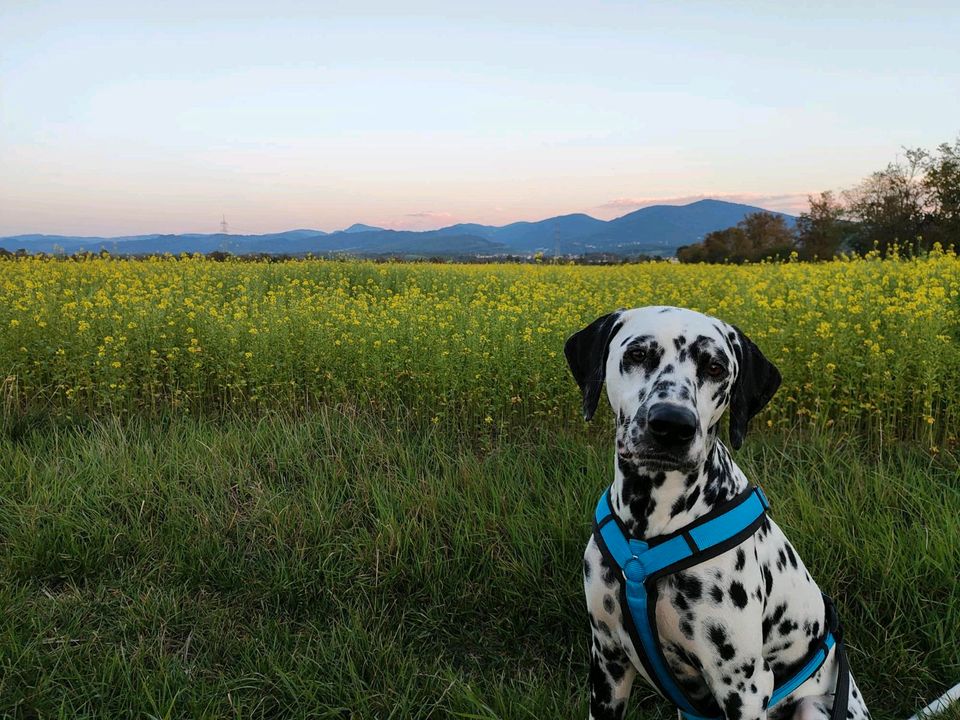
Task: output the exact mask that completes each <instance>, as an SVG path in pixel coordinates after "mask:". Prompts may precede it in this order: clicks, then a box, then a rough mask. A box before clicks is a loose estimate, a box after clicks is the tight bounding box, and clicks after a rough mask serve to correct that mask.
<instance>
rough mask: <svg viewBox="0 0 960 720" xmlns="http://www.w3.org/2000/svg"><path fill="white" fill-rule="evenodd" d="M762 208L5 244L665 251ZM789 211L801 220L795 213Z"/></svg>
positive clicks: (48, 248)
mask: <svg viewBox="0 0 960 720" xmlns="http://www.w3.org/2000/svg"><path fill="white" fill-rule="evenodd" d="M754 212H769V211H764V210H763V208H758V207H754V206H752V205H741V204H738V203H729V202H724V201H722V200H699V201H697V202H694V203H690V204H689V205H654V206H651V207H646V208H641V209H640V210H637V211H635V212H632V213H629V214H627V215H624V216H622V217H618V218H616V219H614V220H610V221H603V220H597V219H596V218H593V217H590V216H589V215H584V214H573V215H560V216H558V217H552V218H547V219H546V220H540V221H537V222H515V223H510V224H509V225H504V226H502V227H497V226H493V225H480V224H477V223H460V224H457V225H451V226H450V227H445V228H441V229H439V230H427V231H422V232H413V231H401V230H384V229H383V228H378V227H373V226H371V225H364V224H362V223H356V224H354V225H351V226H350V227H348V228H346V229H345V230H340V231H337V232H332V233H325V232H323V231H322V230H307V229H301V230H288V231H286V232H280V233H270V234H267V235H226V234H223V233H217V234H209V235H202V234H186V235H135V236H125V237H116V238H103V237H70V236H61V235H15V236H10V237H3V238H0V247H2V248H5V249H6V250H9V251H11V252H13V251H15V250H18V249H24V250H26V251H27V252H31V253H35V252H45V253H57V252H60V253H74V252H78V251H83V250H86V251H90V252H99V251H100V250H107V251H108V252H110V253H112V254H118V255H119V254H127V255H141V254H149V253H164V252H169V253H174V254H179V253H183V252H201V253H209V252H213V251H215V250H221V251H225V252H230V253H233V254H236V255H242V254H244V253H254V252H256V253H261V252H262V253H277V254H279V253H286V254H290V255H305V254H307V253H313V254H314V255H330V254H339V253H343V254H351V255H358V256H376V255H388V254H390V255H408V256H462V255H505V254H514V255H530V254H532V253H536V252H543V253H545V254H547V255H551V254H554V253H557V252H559V253H560V254H564V255H583V254H587V253H611V254H615V255H637V254H647V255H661V256H670V255H673V254H674V253H676V250H677V248H678V247H680V246H681V245H689V244H691V243H695V242H698V241H699V240H702V239H703V236H704V235H706V234H707V233H709V232H712V231H714V230H722V229H724V228H728V227H731V226H733V225H736V224H737V223H738V222H740V221H741V220H742V219H743V218H744V217H745V216H746V215H748V214H750V213H754ZM774 214H775V215H782V216H783V217H784V218H785V219H786V220H787V222H788V224H790V225H793V224H794V223H795V221H796V218H794V217H793V216H791V215H786V214H784V213H774Z"/></svg>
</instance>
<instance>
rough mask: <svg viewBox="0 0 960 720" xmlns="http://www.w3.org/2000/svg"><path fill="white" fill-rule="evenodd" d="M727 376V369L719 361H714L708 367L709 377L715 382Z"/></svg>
mask: <svg viewBox="0 0 960 720" xmlns="http://www.w3.org/2000/svg"><path fill="white" fill-rule="evenodd" d="M726 374H727V369H726V368H725V367H724V366H723V365H721V364H720V363H718V362H717V361H713V362H712V363H710V365H709V366H708V367H707V375H709V376H710V377H712V378H713V379H714V380H719V379H720V378H722V377H723V376H724V375H726Z"/></svg>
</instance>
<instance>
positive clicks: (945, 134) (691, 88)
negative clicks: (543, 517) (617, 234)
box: [0, 0, 960, 236]
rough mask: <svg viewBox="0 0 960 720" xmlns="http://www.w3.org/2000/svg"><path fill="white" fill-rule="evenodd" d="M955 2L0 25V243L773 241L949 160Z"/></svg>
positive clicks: (240, 14) (241, 6) (141, 11)
mask: <svg viewBox="0 0 960 720" xmlns="http://www.w3.org/2000/svg"><path fill="white" fill-rule="evenodd" d="M958 37H960V3H956V2H942V3H934V2H928V3H924V2H918V3H913V4H910V5H908V4H906V3H902V2H895V3H893V2H862V3H861V2H854V1H850V0H848V1H845V2H843V3H835V2H829V3H828V2H815V1H814V2H805V3H789V4H788V3H769V2H719V1H717V2H695V1H685V2H662V3H660V2H641V1H640V0H633V1H631V2H616V3H596V2H595V3H588V2H582V0H581V1H579V2H566V1H565V0H553V1H552V2H543V3H541V2H522V1H518V0H514V1H513V2H500V1H499V0H486V1H485V2H482V3H459V2H449V0H447V2H443V3H439V2H437V3H415V2H403V3H400V2H395V1H394V2H379V3H365V2H360V1H354V2H349V3H347V2H323V1H322V0H313V1H310V2H291V1H289V0H271V2H269V3H265V2H246V1H245V0H234V1H232V2H206V1H205V0H192V1H190V2H182V1H181V0H165V1H164V2H147V1H145V0H140V1H138V2H130V1H129V0H123V1H116V2H114V1H112V0H111V1H103V2H98V1H96V0H79V1H74V2H48V1H46V0H0V236H2V235H12V234H19V233H48V234H69V235H108V236H116V235H131V234H141V233H153V232H164V233H175V232H217V231H218V230H219V227H220V221H221V218H222V217H223V216H225V217H226V219H227V222H228V223H229V227H230V231H231V232H234V233H261V232H274V231H280V230H286V229H292V228H315V229H321V230H327V231H330V230H335V229H338V228H343V227H346V226H347V225H350V224H352V223H355V222H363V223H368V224H371V225H378V226H381V227H391V228H397V229H429V228H436V227H441V226H444V225H449V224H452V223H455V222H481V223H488V224H496V225H500V224H505V223H508V222H512V221H515V220H538V219H542V218H545V217H550V216H553V215H558V214H566V213H574V212H585V213H588V214H590V215H593V216H595V217H599V218H603V219H608V218H612V217H617V216H619V215H623V214H626V213H628V212H631V211H632V210H636V209H637V208H639V207H643V206H646V205H650V204H656V203H661V202H664V203H671V204H681V203H685V202H691V201H693V200H696V199H699V198H703V197H715V198H720V199H729V200H732V201H738V202H748V203H750V204H755V205H759V206H761V207H766V208H769V209H773V210H780V211H785V212H792V213H797V212H799V211H801V210H803V209H804V208H805V207H806V196H807V195H808V194H810V193H816V192H820V191H822V190H828V189H834V190H836V189H842V188H845V187H850V186H852V185H854V184H856V183H857V182H858V181H859V180H861V179H862V178H863V177H865V176H866V175H868V174H869V173H871V172H873V171H874V170H878V169H880V168H882V167H884V166H885V165H886V164H887V163H888V162H890V161H891V160H894V159H896V157H897V155H898V153H902V150H903V148H904V147H926V148H933V147H935V146H936V145H938V144H940V143H942V142H948V141H953V140H954V139H956V138H957V137H958V135H960V42H958V41H957V38H958Z"/></svg>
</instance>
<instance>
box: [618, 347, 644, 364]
mask: <svg viewBox="0 0 960 720" xmlns="http://www.w3.org/2000/svg"><path fill="white" fill-rule="evenodd" d="M623 357H624V359H625V360H627V361H628V362H631V363H637V364H639V363H642V362H643V361H644V359H645V358H646V357H647V351H646V350H644V349H643V348H639V347H633V348H630V349H629V350H627V351H626V352H625V353H624V354H623Z"/></svg>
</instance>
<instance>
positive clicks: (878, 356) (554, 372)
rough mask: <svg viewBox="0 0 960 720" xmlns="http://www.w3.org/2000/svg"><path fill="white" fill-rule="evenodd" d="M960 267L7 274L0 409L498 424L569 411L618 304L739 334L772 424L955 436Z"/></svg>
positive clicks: (869, 263)
mask: <svg viewBox="0 0 960 720" xmlns="http://www.w3.org/2000/svg"><path fill="white" fill-rule="evenodd" d="M958 291H960V259H958V257H957V256H956V254H954V253H952V252H947V253H945V252H942V251H939V250H937V251H935V252H934V253H932V254H931V255H930V256H929V257H927V258H923V259H911V260H904V259H888V260H879V259H877V258H866V259H856V260H837V261H834V262H829V263H820V264H805V263H796V262H794V263H787V264H760V265H745V266H716V265H713V266H706V265H699V266H697V265H677V264H671V263H652V264H644V265H629V266H628V265H624V266H615V267H583V266H559V265H439V264H387V263H373V262H365V261H322V260H313V259H308V260H294V261H288V262H282V263H253V262H240V261H227V262H214V261H211V260H207V259H204V258H200V257H186V256H184V257H180V258H175V257H165V258H154V259H150V260H119V259H110V258H97V259H87V260H82V261H74V260H68V259H50V258H33V257H31V258H18V259H4V260H0V329H2V332H0V363H2V365H0V380H2V394H0V399H2V402H3V412H4V413H5V414H8V415H9V414H17V413H24V412H29V411H31V410H39V409H43V410H45V411H51V412H56V413H62V414H65V415H79V414H97V413H101V412H106V411H109V412H120V413H125V412H133V411H144V410H164V411H169V410H171V409H174V410H176V411H180V412H203V411H207V410H214V409H225V408H231V409H235V408H247V407H253V408H264V407H284V406H290V405H291V404H293V405H298V404H299V405H304V404H318V403H340V404H347V405H350V406H355V407H356V408H358V409H361V410H362V409H364V408H370V409H374V410H378V411H384V410H387V411H390V410H394V411H396V410H399V411H403V412H407V413H409V414H410V416H411V417H416V418H419V419H423V420H427V421H429V420H432V421H435V422H441V421H444V420H448V419H453V418H456V419H457V420H458V421H463V422H467V423H477V424H480V425H483V424H486V425H493V426H499V425H503V424H509V423H513V422H528V421H530V420H531V419H532V418H535V417H536V418H540V419H541V420H546V419H548V418H549V419H550V421H556V422H566V421H569V420H573V419H576V418H577V417H578V412H577V408H578V402H577V395H576V389H575V387H574V385H573V382H572V380H571V379H570V377H569V376H568V373H567V369H566V366H565V363H564V361H563V354H562V346H563V341H564V339H565V338H566V337H567V336H568V335H569V334H570V333H571V332H573V331H574V330H576V329H578V328H580V327H581V326H582V325H584V324H585V323H587V322H589V321H590V320H592V319H593V318H594V317H596V316H597V315H599V314H602V313H605V312H608V311H610V310H612V309H614V308H617V307H632V306H638V305H648V304H669V305H681V306H685V307H690V308H694V309H696V310H701V311H703V312H706V313H710V314H715V315H717V316H718V317H721V318H723V319H725V320H727V321H730V322H732V323H734V324H736V325H738V326H739V327H740V328H741V329H742V330H744V332H746V333H747V334H748V335H750V336H751V337H752V338H753V339H754V340H755V341H756V342H757V343H758V344H759V345H760V347H761V348H762V349H763V350H764V352H765V353H766V354H767V355H768V356H769V357H770V358H771V359H772V360H773V361H774V362H775V363H776V364H777V365H778V366H779V367H780V369H781V370H782V372H783V375H784V385H783V388H782V390H781V391H780V393H779V394H778V396H777V398H776V400H775V402H774V403H772V405H771V407H770V408H769V409H768V411H766V412H765V414H764V415H763V418H762V420H761V422H765V423H767V424H769V425H784V426H789V425H794V424H797V423H801V424H812V425H814V426H816V427H821V428H825V427H837V426H840V427H844V428H855V429H859V430H863V431H866V432H869V433H878V434H879V433H889V434H890V435H891V436H896V437H904V438H915V439H920V440H923V441H925V442H928V443H929V444H930V445H931V446H936V445H938V444H943V443H955V442H956V437H955V434H956V429H955V428H956V424H957V420H958V419H960V382H958V380H960V350H958V342H957V341H958V339H960V298H958Z"/></svg>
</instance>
